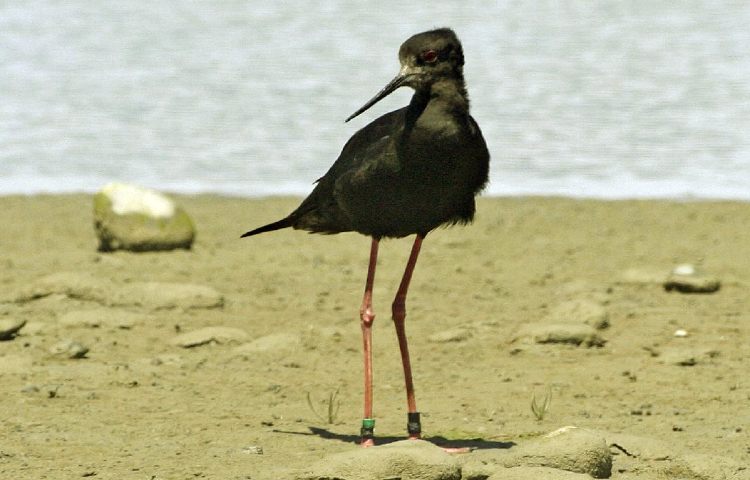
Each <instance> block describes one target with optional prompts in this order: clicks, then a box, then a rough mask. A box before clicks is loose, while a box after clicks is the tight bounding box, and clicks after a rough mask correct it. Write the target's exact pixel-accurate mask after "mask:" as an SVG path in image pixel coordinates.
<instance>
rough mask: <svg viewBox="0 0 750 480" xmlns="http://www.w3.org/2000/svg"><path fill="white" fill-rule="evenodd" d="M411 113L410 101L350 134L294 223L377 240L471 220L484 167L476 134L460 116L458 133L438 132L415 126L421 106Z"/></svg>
mask: <svg viewBox="0 0 750 480" xmlns="http://www.w3.org/2000/svg"><path fill="white" fill-rule="evenodd" d="M417 110H418V111H415V108H414V102H412V105H410V106H409V107H405V108H402V109H399V110H396V111H393V112H390V113H388V114H385V115H383V116H382V117H380V118H378V119H376V120H375V121H373V122H372V123H370V124H369V125H367V126H366V127H364V128H362V129H361V130H359V131H358V132H357V133H355V134H354V135H353V136H352V138H351V139H350V140H349V141H348V142H347V143H346V145H345V146H344V148H343V150H342V152H341V155H340V156H339V158H338V159H337V160H336V162H335V163H334V164H333V166H332V167H331V168H330V169H329V171H328V172H327V173H326V174H325V175H324V176H323V177H321V178H320V179H319V180H318V182H317V185H316V187H315V189H314V190H313V192H312V193H311V194H310V195H309V197H308V198H306V199H305V200H304V201H303V202H302V204H301V205H300V206H299V208H298V209H297V210H295V211H294V212H293V213H292V214H291V215H290V219H291V220H292V222H293V223H292V226H293V227H294V228H298V229H303V230H308V231H311V232H317V233H338V232H344V231H357V232H359V233H362V234H365V235H370V236H374V237H377V238H380V237H402V236H406V235H410V234H413V233H421V234H426V233H427V232H429V231H430V230H432V229H434V228H436V227H437V226H439V225H441V224H453V223H466V222H469V221H471V219H472V218H473V215H474V196H475V195H476V194H477V193H478V192H479V191H480V190H481V189H482V188H483V187H484V185H485V184H486V182H487V174H488V168H489V153H488V152H487V147H486V144H485V142H484V139H483V137H482V134H481V131H480V130H479V127H478V126H477V124H476V122H475V121H474V120H473V119H472V118H471V117H469V116H468V115H466V117H465V121H464V122H463V125H460V129H459V131H458V132H454V134H453V135H450V136H447V137H445V136H439V133H436V132H433V131H429V129H426V128H425V127H424V126H421V125H420V115H421V113H422V111H423V110H424V106H422V107H421V108H417ZM436 135H437V137H436Z"/></svg>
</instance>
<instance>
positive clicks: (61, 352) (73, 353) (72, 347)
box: [49, 340, 89, 358]
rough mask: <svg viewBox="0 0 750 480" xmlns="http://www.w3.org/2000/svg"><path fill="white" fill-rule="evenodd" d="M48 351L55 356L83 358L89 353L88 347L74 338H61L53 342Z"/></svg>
mask: <svg viewBox="0 0 750 480" xmlns="http://www.w3.org/2000/svg"><path fill="white" fill-rule="evenodd" d="M49 351H50V353H51V354H52V355H54V356H56V357H65V358H84V357H85V356H86V354H87V353H89V347H87V346H85V345H83V344H82V343H80V342H76V341H75V340H62V341H60V342H57V343H56V344H54V345H53V346H52V347H51V348H50V350H49Z"/></svg>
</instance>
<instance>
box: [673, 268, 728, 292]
mask: <svg viewBox="0 0 750 480" xmlns="http://www.w3.org/2000/svg"><path fill="white" fill-rule="evenodd" d="M719 288H721V282H720V281H719V279H717V278H714V277H711V276H709V275H706V274H703V273H701V272H700V271H699V270H698V269H697V268H695V267H694V266H693V265H690V264H683V265H678V266H677V267H675V268H674V269H673V270H672V273H671V274H670V275H669V277H668V278H667V280H666V281H665V282H664V290H666V291H668V292H671V291H672V290H676V291H678V292H681V293H713V292H716V291H718V290H719Z"/></svg>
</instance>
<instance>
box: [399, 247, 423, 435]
mask: <svg viewBox="0 0 750 480" xmlns="http://www.w3.org/2000/svg"><path fill="white" fill-rule="evenodd" d="M422 240H424V236H422V235H417V238H415V239H414V246H413V247H412V248H411V255H409V260H408V261H407V262H406V269H405V270H404V276H403V277H402V278H401V284H400V285H399V287H398V292H396V298H395V299H394V300H393V305H392V312H393V323H394V324H395V325H396V335H397V336H398V347H399V349H400V350H401V362H402V363H403V365H404V380H405V382H406V402H407V405H408V408H409V412H408V423H407V429H408V432H409V438H411V439H418V438H420V437H421V431H422V427H421V424H420V421H419V412H417V401H416V400H415V398H414V382H413V381H412V378H411V362H410V361H409V346H408V345H407V341H406V331H405V328H404V326H405V320H406V294H407V292H408V290H409V283H410V282H411V276H412V273H414V266H415V265H416V264H417V257H418V256H419V249H420V248H421V247H422Z"/></svg>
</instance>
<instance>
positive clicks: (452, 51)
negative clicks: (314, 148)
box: [346, 28, 464, 122]
mask: <svg viewBox="0 0 750 480" xmlns="http://www.w3.org/2000/svg"><path fill="white" fill-rule="evenodd" d="M398 59H399V61H400V62H401V70H399V72H398V75H396V77H395V78H394V79H393V80H391V81H390V82H388V84H387V85H386V86H385V87H383V89H382V90H381V91H380V92H378V93H377V95H375V96H374V97H372V98H371V99H370V100H369V101H368V102H367V103H365V104H364V105H363V106H362V108H360V109H359V110H357V111H356V112H354V113H353V114H352V115H351V116H350V117H349V118H347V119H346V121H347V122H348V121H349V120H351V119H352V118H354V117H356V116H357V115H359V114H361V113H363V112H364V111H365V110H367V109H368V108H370V107H372V106H373V105H375V104H376V103H378V102H379V101H380V100H382V99H384V98H385V97H387V96H388V95H390V94H391V93H392V92H393V91H394V90H396V89H397V88H399V87H403V86H408V87H412V88H413V89H415V90H425V89H429V88H430V86H431V85H432V84H433V83H435V82H436V81H437V80H439V79H443V78H456V79H460V78H463V66H464V53H463V49H462V48H461V42H460V41H459V40H458V37H457V36H456V34H455V33H454V32H453V30H451V29H450V28H439V29H437V30H430V31H428V32H423V33H418V34H416V35H414V36H412V37H410V38H409V39H408V40H406V41H405V42H404V43H403V44H402V45H401V48H400V49H399V51H398Z"/></svg>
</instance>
